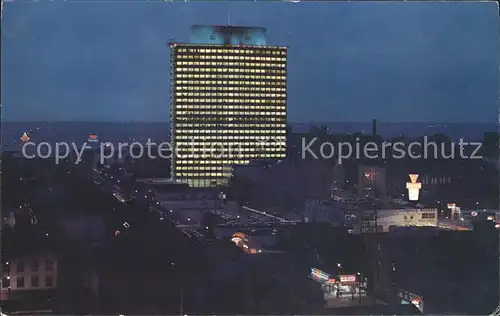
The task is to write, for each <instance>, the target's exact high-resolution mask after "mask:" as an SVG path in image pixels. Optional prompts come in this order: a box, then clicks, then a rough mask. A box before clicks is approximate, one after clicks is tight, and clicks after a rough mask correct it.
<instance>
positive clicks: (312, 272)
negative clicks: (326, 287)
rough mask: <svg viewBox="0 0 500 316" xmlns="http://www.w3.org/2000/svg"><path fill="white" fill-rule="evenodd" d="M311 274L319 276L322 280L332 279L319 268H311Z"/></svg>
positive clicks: (315, 276)
mask: <svg viewBox="0 0 500 316" xmlns="http://www.w3.org/2000/svg"><path fill="white" fill-rule="evenodd" d="M311 276H313V277H314V278H317V279H319V280H321V281H328V280H329V279H330V275H329V274H328V273H325V272H323V271H321V270H319V269H315V268H311Z"/></svg>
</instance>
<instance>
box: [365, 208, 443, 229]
mask: <svg viewBox="0 0 500 316" xmlns="http://www.w3.org/2000/svg"><path fill="white" fill-rule="evenodd" d="M437 225H438V218H437V209H435V208H428V209H395V210H374V211H372V210H370V211H365V212H364V213H363V214H362V215H361V218H360V232H362V233H375V232H378V233H382V232H389V231H391V230H392V229H394V228H396V227H405V226H414V227H436V226H437Z"/></svg>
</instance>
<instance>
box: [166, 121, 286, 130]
mask: <svg viewBox="0 0 500 316" xmlns="http://www.w3.org/2000/svg"><path fill="white" fill-rule="evenodd" d="M176 126H177V127H196V128H227V127H230V128H233V127H237V128H243V127H246V128H254V129H255V128H259V129H260V128H266V127H273V128H283V129H284V128H286V124H262V123H257V124H255V123H254V124H249V123H241V124H240V123H237V124H234V123H220V124H216V123H179V124H176ZM283 131H284V130H283ZM284 132H285V131H284Z"/></svg>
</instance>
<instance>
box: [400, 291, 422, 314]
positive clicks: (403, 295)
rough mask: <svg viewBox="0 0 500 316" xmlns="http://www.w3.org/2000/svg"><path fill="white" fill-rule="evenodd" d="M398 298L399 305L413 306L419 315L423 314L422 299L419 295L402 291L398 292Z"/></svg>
mask: <svg viewBox="0 0 500 316" xmlns="http://www.w3.org/2000/svg"><path fill="white" fill-rule="evenodd" d="M399 298H400V299H401V304H413V305H415V306H416V307H417V308H418V309H419V310H420V312H421V313H423V312H424V299H423V298H422V297H421V296H420V295H417V294H414V293H410V292H408V291H404V290H402V291H399Z"/></svg>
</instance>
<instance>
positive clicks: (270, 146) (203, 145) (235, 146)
mask: <svg viewBox="0 0 500 316" xmlns="http://www.w3.org/2000/svg"><path fill="white" fill-rule="evenodd" d="M266 145H267V146H266ZM182 146H185V147H182ZM284 146H285V142H274V141H273V142H267V143H266V142H265V140H263V141H255V142H247V143H241V142H239V143H236V142H232V143H224V144H220V143H208V142H178V143H177V144H176V148H177V149H178V150H179V151H184V150H185V151H189V150H191V149H193V150H196V151H201V150H206V151H214V152H216V151H220V150H228V151H238V150H241V151H252V150H255V149H256V147H258V148H262V149H266V150H271V151H276V150H274V149H279V148H281V147H284ZM198 149H199V150H198Z"/></svg>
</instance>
